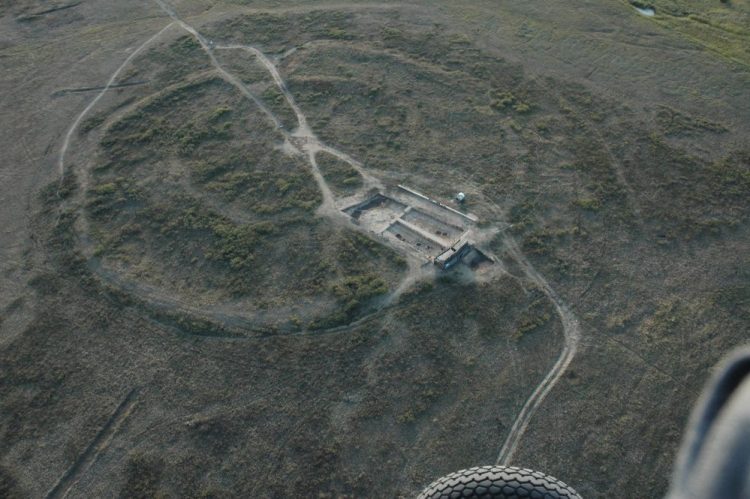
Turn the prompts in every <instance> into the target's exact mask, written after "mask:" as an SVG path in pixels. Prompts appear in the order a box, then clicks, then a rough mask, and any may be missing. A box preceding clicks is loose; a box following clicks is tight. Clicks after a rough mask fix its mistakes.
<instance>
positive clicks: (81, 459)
mask: <svg viewBox="0 0 750 499" xmlns="http://www.w3.org/2000/svg"><path fill="white" fill-rule="evenodd" d="M136 393H137V389H135V388H133V389H132V390H130V392H128V394H127V395H125V398H123V399H122V402H120V404H119V405H118V406H117V408H116V409H115V411H114V412H113V413H112V415H111V416H110V417H109V419H107V422H106V423H104V426H103V427H102V429H101V430H99V432H98V433H97V434H96V436H94V438H93V439H92V440H91V442H89V444H88V446H86V449H84V451H83V453H82V454H81V455H80V456H78V458H77V459H76V460H75V462H73V464H72V465H71V466H70V468H68V469H67V471H66V472H65V473H63V475H62V476H61V477H60V479H59V480H58V481H57V483H56V484H55V486H54V487H53V488H52V490H50V491H49V493H48V494H47V496H46V497H47V499H51V498H54V497H64V496H65V495H67V492H68V490H69V489H70V487H71V486H72V485H73V480H74V479H75V478H76V476H78V474H79V473H80V472H81V470H82V469H84V466H85V465H86V464H87V463H90V462H91V461H92V460H93V459H94V458H95V457H96V455H97V454H98V452H97V449H98V448H99V447H100V445H101V444H102V443H103V442H104V441H105V440H106V439H107V438H108V437H110V436H112V435H114V432H115V431H117V427H118V426H119V425H118V423H119V422H120V421H122V420H123V419H124V418H125V417H127V415H128V413H129V411H128V409H130V407H132V405H133V404H134V403H135V396H136Z"/></svg>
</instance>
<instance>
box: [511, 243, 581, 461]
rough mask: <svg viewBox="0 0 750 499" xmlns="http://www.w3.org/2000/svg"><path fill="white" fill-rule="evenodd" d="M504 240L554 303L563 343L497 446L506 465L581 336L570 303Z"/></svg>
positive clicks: (526, 273) (564, 368)
mask: <svg viewBox="0 0 750 499" xmlns="http://www.w3.org/2000/svg"><path fill="white" fill-rule="evenodd" d="M503 244H504V245H505V247H506V248H507V250H508V253H509V254H510V255H511V256H512V257H513V259H514V260H515V261H516V263H518V265H519V266H520V267H521V269H522V270H523V272H524V274H525V275H526V277H527V278H528V279H529V280H530V281H531V282H533V283H534V284H536V285H537V286H538V287H539V288H540V289H541V290H542V292H543V293H544V294H545V295H546V296H547V298H548V299H549V300H550V301H551V302H552V304H553V305H554V307H555V311H557V315H558V316H559V317H560V322H561V323H562V327H563V337H564V341H565V345H564V346H563V349H562V351H561V352H560V355H559V356H558V357H557V361H556V362H555V364H554V365H553V366H552V368H551V369H550V370H549V372H548V373H547V375H546V376H545V377H544V379H543V380H542V381H541V383H539V384H538V385H537V387H536V388H535V389H534V391H533V392H532V393H531V395H529V398H528V399H526V402H525V403H524V405H523V407H522V408H521V411H520V412H519V413H518V416H516V420H515V421H514V422H513V426H511V429H510V432H509V433H508V436H507V437H506V438H505V442H504V443H503V446H502V448H501V449H500V454H499V455H498V456H497V464H501V465H507V464H509V463H510V460H511V459H512V458H513V454H514V453H515V452H516V449H517V448H518V443H519V442H520V440H521V437H522V436H523V435H524V433H525V432H526V429H527V428H528V426H529V422H530V421H531V418H532V416H533V415H534V413H535V412H536V410H537V409H538V408H539V406H540V405H541V404H542V402H544V399H545V398H546V397H547V395H548V394H549V392H550V391H551V390H552V388H554V386H555V384H557V382H558V381H559V380H560V378H561V377H562V375H563V374H565V371H566V370H567V368H568V366H569V365H570V363H571V362H572V361H573V357H575V354H576V351H577V350H578V344H579V342H580V340H581V326H580V324H579V322H578V319H577V318H576V316H575V315H574V314H573V312H571V310H570V307H568V305H567V304H566V303H565V302H564V301H563V300H562V299H561V298H560V296H559V295H558V294H557V293H556V292H555V290H554V289H552V287H551V286H550V285H549V283H548V282H547V280H546V279H545V278H544V277H543V276H542V275H541V274H539V272H537V270H536V269H535V268H534V266H533V265H531V263H530V262H529V261H528V260H527V259H526V257H525V256H524V255H523V253H521V250H520V249H519V248H518V245H517V244H516V242H515V240H514V239H513V238H512V237H511V236H508V235H505V236H504V237H503Z"/></svg>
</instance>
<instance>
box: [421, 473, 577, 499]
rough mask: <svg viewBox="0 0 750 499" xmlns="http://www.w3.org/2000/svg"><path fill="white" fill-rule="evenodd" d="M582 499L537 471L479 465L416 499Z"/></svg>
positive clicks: (431, 487) (434, 485)
mask: <svg viewBox="0 0 750 499" xmlns="http://www.w3.org/2000/svg"><path fill="white" fill-rule="evenodd" d="M463 497H467V498H477V499H479V498H481V499H520V498H524V499H563V498H564V499H581V496H580V495H578V493H577V492H576V491H575V490H573V488H572V487H570V486H569V485H567V484H565V483H563V482H561V481H560V480H558V479H557V478H554V477H551V476H549V475H545V474H544V473H542V472H540V471H533V470H529V469H525V468H515V467H512V466H479V467H476V468H469V469H466V470H461V471H457V472H455V473H451V474H450V475H446V476H444V477H442V478H439V479H438V480H436V481H434V482H433V483H431V484H430V485H428V486H427V488H425V489H424V491H422V493H421V494H419V497H418V499H458V498H463Z"/></svg>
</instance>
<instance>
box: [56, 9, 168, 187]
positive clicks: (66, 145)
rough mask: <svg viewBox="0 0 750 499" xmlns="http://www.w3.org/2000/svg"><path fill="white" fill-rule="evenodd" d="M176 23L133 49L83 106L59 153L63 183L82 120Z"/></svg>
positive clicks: (59, 167) (58, 162) (59, 165)
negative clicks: (132, 62) (148, 47)
mask: <svg viewBox="0 0 750 499" xmlns="http://www.w3.org/2000/svg"><path fill="white" fill-rule="evenodd" d="M172 25H174V23H169V24H167V25H166V26H164V27H163V28H162V29H161V31H159V32H158V33H156V34H155V35H154V36H152V37H151V38H149V39H148V40H146V41H145V42H143V43H142V44H141V45H140V46H139V47H138V48H137V49H135V50H134V51H132V52H131V53H130V55H128V57H127V58H126V59H125V60H124V61H123V63H122V64H121V65H120V67H118V68H117V69H116V70H115V72H114V73H112V76H111V77H110V78H109V80H108V81H107V84H106V85H104V87H102V90H101V91H100V92H99V93H98V94H97V95H96V97H94V98H93V99H92V100H91V102H89V104H88V106H86V107H85V108H83V111H81V113H80V114H79V115H78V116H77V117H76V119H75V120H73V124H72V125H70V128H69V129H68V133H66V134H65V140H63V143H62V146H61V147H60V153H59V154H58V155H57V169H58V171H59V172H60V182H61V183H62V181H63V178H64V176H65V155H66V154H67V152H68V148H69V147H70V140H71V138H72V137H73V134H74V133H75V131H76V130H77V129H78V126H79V125H80V124H81V121H82V120H83V118H85V117H86V115H87V114H88V113H89V112H90V111H91V110H92V109H93V108H94V106H96V103H97V102H99V100H101V98H102V97H104V94H106V93H107V90H109V89H110V88H111V87H112V85H114V83H115V80H117V77H119V76H120V73H122V70H123V69H125V67H127V65H128V64H130V62H131V61H132V60H133V59H134V58H135V56H137V55H138V54H139V53H141V51H143V49H144V48H146V47H147V46H148V45H149V44H151V43H152V42H153V41H154V40H156V39H157V38H159V37H160V36H161V35H162V34H163V33H164V32H165V31H167V30H168V29H169V28H171V27H172Z"/></svg>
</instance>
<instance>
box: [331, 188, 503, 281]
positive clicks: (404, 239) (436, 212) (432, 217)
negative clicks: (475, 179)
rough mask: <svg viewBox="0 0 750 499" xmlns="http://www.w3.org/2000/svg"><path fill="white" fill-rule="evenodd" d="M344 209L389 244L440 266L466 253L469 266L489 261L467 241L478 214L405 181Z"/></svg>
mask: <svg viewBox="0 0 750 499" xmlns="http://www.w3.org/2000/svg"><path fill="white" fill-rule="evenodd" d="M343 211H344V212H345V213H347V214H349V215H350V216H351V217H352V221H353V222H354V223H356V224H358V225H360V226H362V227H363V228H365V229H367V230H369V231H371V232H373V233H375V234H377V235H378V236H380V237H382V238H383V239H384V240H385V241H386V242H387V243H388V244H389V245H390V246H393V247H394V248H396V249H398V250H400V251H401V252H402V253H407V254H410V255H412V256H415V257H417V258H419V259H422V260H424V261H425V262H428V263H433V264H435V265H436V266H438V267H440V268H441V269H443V270H447V269H449V268H451V267H453V266H454V265H456V264H457V263H459V262H461V261H462V260H464V258H466V257H467V256H469V255H472V256H471V258H470V260H471V263H470V265H472V266H476V265H478V263H481V262H491V261H492V260H491V259H490V258H489V257H487V256H486V255H484V254H483V253H482V252H481V251H480V250H479V249H477V248H476V246H475V245H474V244H473V243H472V242H471V241H470V238H469V237H470V234H471V233H472V229H473V227H474V226H475V225H476V223H477V222H478V221H479V220H478V219H477V217H475V216H474V215H471V214H468V213H462V212H460V211H458V210H456V209H454V208H451V207H450V206H447V205H445V204H443V203H441V202H439V201H437V200H435V199H432V198H430V197H428V196H425V195H424V194H422V193H420V192H417V191H416V190H414V189H411V188H409V187H406V186H404V185H398V186H397V187H396V188H395V189H389V190H388V191H386V192H378V193H376V194H374V195H371V196H370V197H368V198H366V199H364V200H362V201H360V202H358V203H356V204H354V205H351V206H349V207H348V208H345V209H344V210H343Z"/></svg>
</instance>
